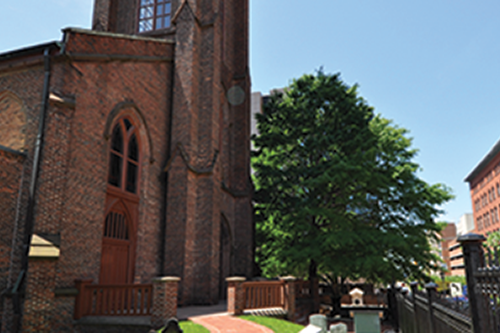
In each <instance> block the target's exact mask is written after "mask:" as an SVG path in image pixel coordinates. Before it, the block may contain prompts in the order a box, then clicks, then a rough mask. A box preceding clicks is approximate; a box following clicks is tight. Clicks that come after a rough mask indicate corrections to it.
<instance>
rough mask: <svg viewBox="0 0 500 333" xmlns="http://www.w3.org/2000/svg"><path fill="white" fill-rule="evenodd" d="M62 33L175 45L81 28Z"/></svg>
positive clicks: (164, 41) (68, 29)
mask: <svg viewBox="0 0 500 333" xmlns="http://www.w3.org/2000/svg"><path fill="white" fill-rule="evenodd" d="M62 32H63V33H65V34H66V33H74V34H84V35H93V36H100V37H112V38H121V39H129V40H140V41H148V42H155V43H163V44H175V42H174V41H173V40H170V39H160V38H154V37H143V36H137V35H127V34H119V33H115V32H104V31H95V30H88V29H81V28H71V27H68V28H64V29H62Z"/></svg>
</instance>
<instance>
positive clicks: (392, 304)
mask: <svg viewBox="0 0 500 333" xmlns="http://www.w3.org/2000/svg"><path fill="white" fill-rule="evenodd" d="M397 292H398V290H396V287H395V285H394V284H392V285H391V287H390V288H389V289H388V290H387V302H388V303H389V304H388V305H389V310H390V311H389V313H390V316H391V322H392V326H393V328H394V331H395V332H399V314H398V300H397V299H396V293H397Z"/></svg>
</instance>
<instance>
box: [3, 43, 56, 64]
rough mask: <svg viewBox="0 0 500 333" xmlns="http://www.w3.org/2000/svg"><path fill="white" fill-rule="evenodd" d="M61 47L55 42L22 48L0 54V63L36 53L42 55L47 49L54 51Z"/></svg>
mask: <svg viewBox="0 0 500 333" xmlns="http://www.w3.org/2000/svg"><path fill="white" fill-rule="evenodd" d="M61 47H62V43H61V42H56V41H53V42H48V43H44V44H37V45H33V46H28V47H23V48H20V49H17V50H13V51H7V52H4V53H0V61H3V60H9V59H12V58H17V57H22V56H26V55H33V54H38V53H40V54H42V53H43V51H44V50H45V49H47V48H50V49H52V50H54V49H61Z"/></svg>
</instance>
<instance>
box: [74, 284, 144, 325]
mask: <svg viewBox="0 0 500 333" xmlns="http://www.w3.org/2000/svg"><path fill="white" fill-rule="evenodd" d="M77 289H78V291H79V294H78V296H77V299H76V306H75V319H79V318H81V317H84V316H150V315H151V308H152V306H153V287H152V285H151V284H127V285H95V284H90V283H86V282H83V283H79V284H78V283H77Z"/></svg>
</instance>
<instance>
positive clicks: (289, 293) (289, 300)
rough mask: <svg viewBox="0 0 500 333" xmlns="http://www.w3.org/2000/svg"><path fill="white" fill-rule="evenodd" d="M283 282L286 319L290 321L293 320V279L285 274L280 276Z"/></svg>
mask: <svg viewBox="0 0 500 333" xmlns="http://www.w3.org/2000/svg"><path fill="white" fill-rule="evenodd" d="M281 280H282V281H283V282H284V285H283V289H284V296H285V306H284V308H285V311H286V312H287V319H288V320H290V321H292V322H293V321H294V320H295V280H296V278H295V277H293V276H285V277H283V278H281Z"/></svg>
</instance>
